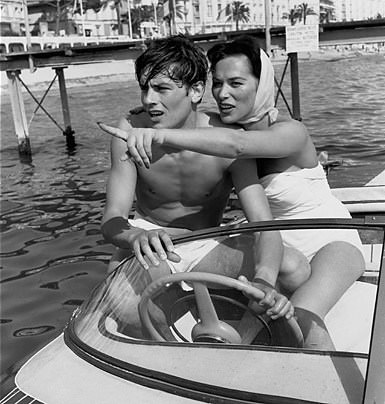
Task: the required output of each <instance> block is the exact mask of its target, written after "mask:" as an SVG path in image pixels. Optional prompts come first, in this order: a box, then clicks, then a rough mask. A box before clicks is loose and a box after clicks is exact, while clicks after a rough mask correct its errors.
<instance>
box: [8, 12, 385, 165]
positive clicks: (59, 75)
mask: <svg viewBox="0 0 385 404" xmlns="http://www.w3.org/2000/svg"><path fill="white" fill-rule="evenodd" d="M240 34H248V35H251V36H254V37H257V38H258V39H259V40H260V42H261V44H262V46H263V44H265V43H266V42H265V41H266V32H265V29H253V30H247V31H231V32H219V33H210V34H200V35H194V36H192V37H191V39H192V40H193V41H194V42H196V43H197V44H199V45H200V46H201V47H202V48H203V49H205V50H207V49H209V48H210V47H212V46H213V45H214V44H215V43H220V42H224V41H226V40H229V39H232V38H234V37H236V36H239V35H240ZM269 40H270V42H271V46H272V47H275V48H281V49H285V46H286V44H285V27H273V28H271V29H270V36H269ZM319 42H320V47H322V46H337V45H338V44H342V45H345V46H346V45H348V44H353V43H382V45H385V19H383V20H372V21H362V22H351V23H334V24H327V25H323V26H321V27H320V34H319ZM145 46H146V43H145V41H143V42H138V41H135V42H124V43H122V42H120V43H111V44H102V45H88V46H73V47H68V48H66V47H62V48H61V49H47V50H39V51H25V52H16V53H3V54H0V70H1V71H6V72H7V80H8V88H9V93H10V98H11V105H12V114H13V121H14V127H15V132H16V136H17V139H18V147H19V153H20V155H22V156H27V157H28V156H31V146H30V140H29V129H28V124H27V119H26V114H25V108H24V100H23V94H22V87H24V88H25V89H26V90H27V92H28V93H29V94H30V95H31V97H32V98H33V99H34V101H35V102H36V104H37V108H36V110H35V112H36V111H37V110H38V109H41V110H42V111H43V112H45V113H46V115H47V116H48V117H49V118H50V119H51V120H53V118H52V117H51V116H50V115H49V114H48V112H47V111H46V110H45V109H44V107H43V101H44V98H45V97H46V95H47V93H48V91H49V90H50V88H51V86H52V84H53V82H54V81H55V80H56V79H57V80H58V82H59V90H60V99H61V104H62V111H63V121H64V125H63V126H64V127H62V126H60V125H59V124H58V123H57V122H56V121H55V120H53V121H54V123H55V124H56V125H57V126H58V127H59V128H60V129H61V131H62V133H63V135H64V136H66V141H67V146H68V147H69V148H73V147H74V145H75V138H74V130H73V128H72V126H71V117H70V109H69V104H68V97H67V90H66V84H65V75H64V70H65V69H66V68H67V67H68V66H71V65H80V64H92V63H100V62H110V61H114V60H129V59H131V60H134V59H136V58H137V57H138V55H139V54H140V53H142V51H143V50H144V49H145ZM288 64H290V78H291V98H292V108H291V110H290V107H289V105H288V103H287V101H286V99H285V98H284V95H283V93H282V91H281V90H280V85H281V84H282V81H283V77H282V78H281V80H280V83H278V81H276V83H277V87H278V95H281V96H282V97H283V98H284V101H285V104H286V105H287V107H288V109H289V112H290V114H291V115H292V117H293V118H294V119H298V120H300V119H301V113H300V98H299V78H298V57H297V54H296V53H289V54H288V58H287V61H286V66H285V69H284V73H283V76H284V74H285V72H286V68H287V66H288ZM43 67H51V68H52V69H54V70H55V72H56V75H55V78H54V79H53V80H52V82H51V83H50V84H49V86H48V88H47V90H46V92H45V94H44V95H43V97H42V99H41V100H40V101H39V100H37V99H36V97H35V96H34V95H33V94H32V92H31V91H30V90H29V88H28V86H27V85H26V84H25V83H24V82H23V80H22V78H21V74H22V71H23V70H26V69H29V70H30V71H34V70H36V69H39V68H43Z"/></svg>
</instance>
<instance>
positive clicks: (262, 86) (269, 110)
mask: <svg viewBox="0 0 385 404" xmlns="http://www.w3.org/2000/svg"><path fill="white" fill-rule="evenodd" d="M260 57H261V77H260V79H259V85H258V89H257V94H256V96H255V101H254V107H253V109H252V111H251V112H250V113H249V114H248V115H247V116H246V117H245V118H244V119H243V120H242V121H238V123H240V124H241V125H244V124H248V123H251V122H258V121H260V120H261V119H262V118H263V117H264V116H265V115H266V114H268V115H269V118H270V123H274V122H275V121H276V120H277V117H278V109H277V108H275V107H274V69H273V65H272V63H271V61H270V59H269V58H268V56H267V55H266V53H265V52H264V51H263V50H262V49H261V50H260Z"/></svg>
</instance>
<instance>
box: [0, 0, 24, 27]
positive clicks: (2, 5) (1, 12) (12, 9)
mask: <svg viewBox="0 0 385 404" xmlns="http://www.w3.org/2000/svg"><path fill="white" fill-rule="evenodd" d="M24 21H25V20H24V7H23V2H22V1H20V0H18V1H14V0H0V29H1V35H21V34H22V33H24V32H25V30H24Z"/></svg>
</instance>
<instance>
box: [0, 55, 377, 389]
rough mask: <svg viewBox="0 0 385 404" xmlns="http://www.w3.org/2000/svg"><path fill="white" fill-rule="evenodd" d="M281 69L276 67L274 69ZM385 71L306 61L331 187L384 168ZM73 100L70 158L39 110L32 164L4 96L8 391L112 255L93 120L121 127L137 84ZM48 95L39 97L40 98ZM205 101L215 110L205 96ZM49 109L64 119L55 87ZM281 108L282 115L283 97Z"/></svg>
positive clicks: (369, 59)
mask: <svg viewBox="0 0 385 404" xmlns="http://www.w3.org/2000/svg"><path fill="white" fill-rule="evenodd" d="M282 69H283V65H277V66H276V70H277V71H278V72H279V71H282ZM384 72H385V58H384V56H381V55H377V56H374V55H373V56H366V57H359V58H354V59H346V60H340V61H335V62H325V61H314V62H303V63H301V62H300V72H299V73H300V85H301V107H302V117H303V121H304V123H305V124H306V125H307V126H308V128H309V132H310V133H311V134H312V137H313V139H314V142H315V144H316V146H317V148H318V150H327V151H328V153H329V158H330V159H332V160H341V161H342V166H340V167H338V168H336V169H334V170H333V171H332V172H331V174H330V177H329V180H330V183H331V185H332V186H334V187H336V186H342V185H349V186H358V185H362V184H365V183H366V182H367V181H369V180H370V179H371V178H372V177H373V176H374V175H376V174H378V173H379V172H380V171H382V170H383V169H384V168H385V167H384V166H385V163H384V162H385V136H384V133H385V81H384V78H383V77H384ZM288 80H289V78H288V77H287V78H286V81H287V82H288ZM286 87H287V86H285V89H284V91H285V93H286V95H289V92H288V90H287V88H286ZM68 93H69V103H70V108H71V118H72V126H73V128H75V130H76V135H75V136H76V142H77V147H76V150H75V151H73V152H68V151H67V150H66V147H65V138H64V137H63V136H61V133H60V131H59V130H58V129H57V127H56V126H55V125H54V124H53V123H52V122H51V121H50V120H49V119H48V118H47V117H45V116H44V115H42V114H41V113H39V114H38V115H37V117H36V118H35V119H34V121H33V123H32V125H31V128H30V134H31V144H32V151H33V160H32V162H31V163H23V162H21V161H20V160H19V156H18V152H17V147H16V145H17V141H16V138H15V136H14V131H13V123H12V115H11V108H10V104H9V100H8V96H6V95H3V96H2V108H1V129H2V135H1V180H2V189H1V191H2V195H1V214H2V216H1V226H2V234H1V236H2V239H1V259H2V263H1V264H2V267H1V299H2V300H1V375H2V376H1V385H2V388H3V393H5V392H6V391H7V390H8V389H9V386H10V384H11V383H10V378H11V375H12V374H13V373H14V372H15V370H16V369H17V367H18V365H19V362H20V361H22V360H23V359H25V358H26V357H27V356H29V355H31V354H32V353H33V352H34V351H35V350H37V349H39V348H40V347H42V346H43V345H45V343H46V342H47V341H49V340H51V339H52V338H53V337H55V336H56V335H58V334H59V333H60V332H61V330H62V327H63V326H64V325H65V323H66V322H67V320H68V319H69V317H70V315H71V313H72V311H73V310H74V309H75V307H76V306H77V305H78V304H80V303H81V302H82V301H83V300H84V299H85V297H86V296H87V295H88V294H89V292H90V291H91V290H92V288H93V287H94V286H95V285H96V284H97V283H98V282H99V281H100V280H101V279H103V277H104V275H105V271H106V265H107V262H108V259H109V256H110V254H111V252H112V247H111V246H110V245H108V244H106V243H105V242H104V241H103V239H102V237H101V235H100V231H99V226H100V220H101V217H102V210H103V206H104V198H105V194H104V192H105V182H106V179H107V175H108V170H109V140H110V139H109V138H107V137H106V136H107V135H104V134H102V133H101V131H100V130H99V129H98V128H97V126H96V121H105V122H108V123H116V122H117V121H118V120H119V118H120V117H121V116H122V115H124V114H125V113H126V111H127V110H128V109H130V108H131V107H133V106H135V105H137V102H135V100H139V91H138V89H137V85H136V83H135V82H134V81H132V80H131V81H125V82H113V81H111V82H109V83H105V82H104V83H102V84H95V81H94V80H90V79H83V84H82V85H81V86H78V87H72V88H70V89H69V90H68ZM42 94H43V93H42V91H38V92H37V95H38V98H40V97H41V96H42ZM27 99H28V101H27ZM25 100H26V101H27V102H26V109H27V116H28V117H30V116H31V114H32V112H33V110H34V109H35V104H33V103H32V102H30V101H29V98H28V97H27V96H25ZM207 104H210V105H213V101H212V99H211V97H210V95H209V94H207V95H206V98H205V103H204V105H207ZM44 105H46V106H47V108H48V110H49V111H50V112H51V113H52V115H53V116H54V117H55V119H57V120H58V121H59V122H61V120H62V118H61V109H60V100H59V98H58V94H57V90H55V91H54V92H52V93H50V95H49V96H48V97H47V99H46V101H45V103H44ZM279 107H280V109H282V110H283V109H284V104H283V102H282V101H281V100H280V103H279ZM283 113H284V112H283Z"/></svg>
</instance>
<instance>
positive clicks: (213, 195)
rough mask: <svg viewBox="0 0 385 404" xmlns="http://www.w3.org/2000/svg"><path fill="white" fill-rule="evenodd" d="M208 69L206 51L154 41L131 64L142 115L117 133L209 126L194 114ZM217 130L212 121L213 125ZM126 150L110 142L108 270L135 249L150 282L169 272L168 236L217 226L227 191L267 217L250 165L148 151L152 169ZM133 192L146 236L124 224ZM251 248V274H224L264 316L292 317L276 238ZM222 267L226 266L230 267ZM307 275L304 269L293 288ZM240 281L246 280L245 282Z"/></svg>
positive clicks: (163, 149)
mask: <svg viewBox="0 0 385 404" xmlns="http://www.w3.org/2000/svg"><path fill="white" fill-rule="evenodd" d="M207 70H208V69H207V61H206V57H205V55H204V53H203V52H202V51H201V50H200V49H199V48H197V47H196V46H195V45H193V44H192V43H190V41H188V40H187V39H185V38H182V37H171V38H165V39H161V40H158V41H155V42H152V43H151V45H150V46H149V48H148V49H147V50H146V51H145V52H144V53H143V54H142V55H141V56H139V58H138V59H137V61H136V76H137V80H138V82H139V85H140V88H141V101H142V104H143V109H144V111H143V112H140V113H139V114H131V115H129V116H128V117H126V118H124V119H122V120H121V122H120V129H123V130H125V129H129V128H131V127H148V128H156V129H161V128H197V127H210V126H212V125H213V124H214V123H213V122H212V118H211V117H210V116H209V115H207V114H202V113H199V112H198V111H197V106H198V104H199V102H200V101H201V99H202V97H203V94H204V88H205V82H206V78H207ZM220 124H221V123H220V122H218V121H216V122H215V125H216V126H218V125H220ZM101 127H102V128H103V125H101ZM122 132H123V131H122ZM126 150H127V148H126V143H125V142H124V141H122V140H121V139H118V138H113V139H112V143H111V158H112V167H111V172H110V176H109V179H108V183H107V195H106V197H107V198H106V199H107V200H106V207H105V212H104V216H103V221H102V232H103V235H104V237H105V239H106V240H107V241H109V242H111V243H112V244H114V245H116V246H117V247H118V251H117V253H116V255H115V257H113V259H112V261H111V266H112V268H113V266H116V265H117V263H118V262H119V261H120V260H121V259H123V258H124V257H125V256H127V255H128V254H130V253H131V252H132V251H134V252H135V255H136V257H137V259H138V261H139V262H140V263H141V264H142V266H143V268H145V269H146V270H148V273H150V275H151V277H152V279H154V277H157V276H161V275H164V274H165V273H169V272H170V265H169V264H170V263H172V262H174V263H177V262H178V261H180V257H179V256H178V255H177V254H176V253H175V252H174V246H173V243H172V241H171V238H170V236H171V235H175V234H180V233H182V232H186V231H191V230H197V229H202V228H207V227H212V226H218V225H219V224H220V222H221V218H222V214H223V211H224V209H225V206H226V203H227V200H228V197H229V195H230V192H231V189H232V187H233V186H234V187H235V190H236V192H237V194H238V196H239V199H240V202H241V204H242V207H243V209H244V212H245V215H246V217H247V219H248V220H249V221H261V220H271V219H272V216H271V213H270V209H269V205H268V202H267V199H266V197H265V194H264V191H263V188H262V187H261V186H260V184H259V183H258V182H257V181H258V180H257V179H258V176H257V168H256V164H255V160H254V161H253V160H234V159H230V158H220V157H215V156H208V155H203V154H199V153H195V152H191V151H186V150H177V149H175V148H172V147H168V146H158V145H153V148H152V156H153V160H152V165H151V167H150V168H149V169H147V168H145V167H144V166H137V165H135V164H134V163H133V162H132V161H131V160H127V159H122V158H121V157H122V155H125V152H126ZM135 194H136V214H137V217H139V218H140V220H141V222H143V221H145V222H146V223H148V224H149V225H150V227H147V230H146V229H144V228H140V227H136V226H135V225H132V224H130V223H129V221H128V215H129V212H130V211H131V209H132V206H133V201H134V196H135ZM151 225H153V226H151ZM145 227H146V226H145ZM154 227H155V228H154ZM149 228H150V229H149ZM256 249H257V254H256V257H257V261H258V262H255V263H254V268H252V270H253V273H251V274H250V273H248V274H243V273H232V274H229V273H226V274H227V275H231V276H233V277H239V275H247V278H248V279H249V281H251V283H252V285H254V286H255V287H257V288H259V289H262V291H264V292H265V297H264V299H263V300H262V301H261V302H260V304H262V305H264V306H266V307H267V308H268V310H267V314H268V315H270V316H271V317H272V318H273V319H275V318H278V317H282V316H285V317H287V318H290V317H291V316H292V315H293V307H292V305H291V303H290V302H289V301H288V300H287V298H286V297H285V296H284V295H282V294H280V293H278V292H277V291H276V290H275V285H276V281H277V277H278V273H279V269H280V265H281V260H282V252H283V246H282V243H281V238H280V234H279V232H270V231H269V232H264V233H262V234H261V235H258V236H256ZM210 254H211V255H212V254H218V255H217V257H219V258H218V259H220V258H221V257H223V251H222V249H221V245H220V244H219V245H218V246H217V247H215V248H214V250H213V251H211V252H210ZM222 259H223V258H222ZM229 259H230V258H229ZM225 260H227V259H225ZM225 260H224V262H226V261H225ZM226 267H228V268H231V264H230V265H227V266H226ZM197 268H199V265H198V266H197ZM197 270H199V269H197ZM307 276H308V274H307V273H306V271H304V273H303V275H302V279H298V282H303V281H304V280H305V279H306V277H307ZM240 279H241V280H243V281H244V282H249V281H248V280H247V279H246V278H245V277H241V278H240ZM297 286H298V285H295V286H294V287H297ZM136 293H138V291H137V290H136ZM139 293H140V291H139ZM248 297H249V298H251V299H252V298H253V296H248Z"/></svg>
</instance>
